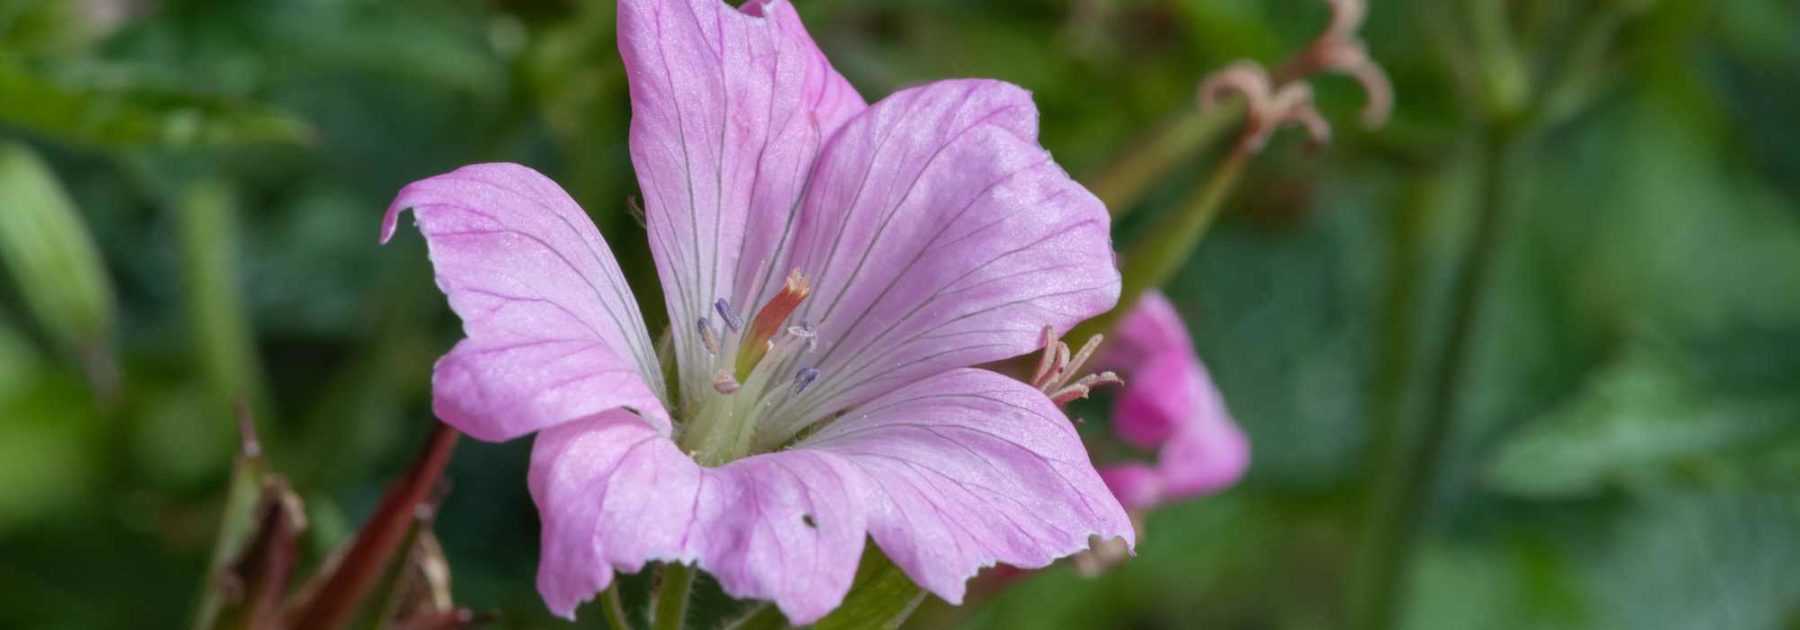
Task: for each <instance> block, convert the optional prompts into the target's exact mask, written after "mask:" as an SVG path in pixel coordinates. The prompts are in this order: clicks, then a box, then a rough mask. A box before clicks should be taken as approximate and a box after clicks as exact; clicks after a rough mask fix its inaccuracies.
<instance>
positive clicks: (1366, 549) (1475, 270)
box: [1350, 127, 1514, 630]
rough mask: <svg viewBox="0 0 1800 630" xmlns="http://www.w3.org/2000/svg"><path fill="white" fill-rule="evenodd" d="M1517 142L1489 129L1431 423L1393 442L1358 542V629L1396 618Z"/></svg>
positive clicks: (1354, 609) (1460, 380) (1354, 606)
mask: <svg viewBox="0 0 1800 630" xmlns="http://www.w3.org/2000/svg"><path fill="white" fill-rule="evenodd" d="M1513 144H1514V143H1513V135H1512V134H1511V132H1510V131H1509V130H1507V129H1506V128H1504V127H1498V128H1495V129H1493V130H1491V131H1490V132H1489V134H1488V137H1487V138H1486V147H1485V148H1486V155H1485V156H1484V158H1483V163H1482V176H1481V182H1480V186H1481V196H1480V200H1479V202H1478V203H1479V206H1478V207H1477V209H1476V212H1477V214H1476V217H1475V227H1474V235H1473V236H1472V241H1471V242H1470V244H1469V248H1468V250H1467V251H1466V252H1465V253H1464V255H1463V261H1462V265H1461V268H1460V269H1459V270H1458V272H1457V275H1456V277H1455V279H1454V280H1453V282H1454V283H1453V284H1452V285H1451V287H1450V291H1451V305H1450V324H1449V326H1450V328H1449V331H1448V333H1447V335H1446V340H1445V343H1444V350H1443V354H1442V356H1441V357H1440V359H1439V363H1438V369H1437V378H1436V380H1435V382H1433V383H1432V386H1431V390H1430V398H1429V399H1428V400H1427V403H1426V404H1427V407H1426V415H1425V420H1424V422H1425V426H1424V427H1422V428H1421V430H1420V432H1419V433H1418V437H1417V440H1416V441H1415V442H1414V443H1413V444H1411V445H1410V447H1409V448H1406V449H1405V450H1404V451H1401V450H1400V449H1395V450H1396V451H1399V452H1396V453H1394V455H1395V456H1394V457H1393V458H1391V460H1390V461H1388V462H1384V463H1383V464H1384V465H1382V466H1381V470H1382V471H1383V472H1385V474H1382V475H1380V476H1378V477H1377V478H1376V481H1375V483H1376V486H1375V488H1374V492H1373V493H1372V494H1371V495H1370V500H1369V505H1368V509H1367V512H1366V518H1367V522H1366V523H1365V525H1364V530H1363V541H1362V544H1361V545H1359V549H1361V550H1363V553H1364V554H1365V555H1364V556H1363V559H1362V560H1361V561H1360V562H1359V563H1358V564H1359V565H1360V566H1359V569H1358V572H1359V573H1360V575H1359V576H1358V577H1359V579H1357V580H1356V581H1355V589H1356V590H1355V591H1354V592H1353V594H1352V595H1353V599H1352V601H1351V608H1350V615H1351V619H1350V621H1351V624H1350V627H1351V628H1353V629H1358V630H1380V629H1383V628H1391V627H1393V626H1394V625H1395V622H1396V621H1397V619H1396V617H1397V613H1398V610H1397V605H1398V603H1399V601H1400V595H1401V594H1402V593H1403V591H1404V588H1405V586H1406V581H1407V569H1408V567H1409V566H1410V564H1411V562H1412V558H1413V556H1414V555H1415V550H1414V548H1415V547H1416V545H1417V538H1418V530H1419V523H1420V522H1421V521H1422V520H1423V518H1424V516H1425V514H1426V512H1427V510H1428V508H1429V507H1430V503H1431V489H1432V488H1431V484H1432V482H1433V481H1434V480H1435V479H1437V472H1438V468H1439V466H1440V464H1441V463H1442V461H1443V452H1444V446H1445V444H1446V443H1447V442H1448V441H1449V437H1450V435H1451V434H1452V433H1453V432H1454V428H1455V421H1456V416H1457V412H1458V410H1459V408H1460V403H1461V401H1462V394H1463V393H1464V392H1465V391H1466V389H1467V388H1466V387H1465V386H1464V381H1465V380H1466V377H1467V374H1468V368H1469V354H1470V348H1471V344H1472V343H1473V341H1474V337H1475V333H1476V330H1477V328H1476V327H1477V325H1478V324H1479V323H1480V322H1479V320H1480V316H1481V310H1482V304H1483V298H1484V296H1485V294H1486V291H1485V290H1484V289H1485V288H1486V287H1487V281H1486V280H1487V277H1488V276H1489V275H1490V272H1491V269H1492V268H1493V265H1494V260H1495V252H1496V251H1497V250H1498V249H1499V244H1500V242H1501V232H1502V229H1503V227H1504V223H1505V221H1504V217H1505V212H1506V205H1507V197H1506V193H1507V182H1506V177H1507V162H1508V156H1509V154H1510V153H1511V151H1512V146H1513Z"/></svg>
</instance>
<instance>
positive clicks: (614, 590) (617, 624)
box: [600, 580, 631, 630]
mask: <svg viewBox="0 0 1800 630" xmlns="http://www.w3.org/2000/svg"><path fill="white" fill-rule="evenodd" d="M600 605H601V606H602V610H603V612H604V613H605V615H606V627H608V628H612V630H631V619H630V618H629V617H626V616H625V602H624V600H622V599H620V598H619V583H618V581H617V580H615V581H613V583H612V586H608V587H607V588H606V592H604V593H601V594H600Z"/></svg>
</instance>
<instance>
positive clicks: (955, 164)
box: [771, 80, 1119, 444]
mask: <svg viewBox="0 0 1800 630" xmlns="http://www.w3.org/2000/svg"><path fill="white" fill-rule="evenodd" d="M793 247H794V250H793V254H792V256H793V260H794V261H795V262H796V263H797V265H798V267H799V268H800V269H802V270H803V271H804V272H805V273H806V274H807V275H808V276H810V277H811V278H813V281H814V291H813V294H812V297H810V298H808V300H807V301H806V302H805V303H804V304H802V306H801V313H800V315H799V317H800V319H803V320H807V321H811V322H815V323H817V325H818V340H819V343H820V345H819V349H818V350H817V351H816V352H815V353H814V355H813V356H812V357H810V358H809V360H811V361H816V362H817V367H818V368H819V370H820V372H821V378H820V379H819V381H818V383H817V384H815V385H813V386H812V388H811V389H809V390H808V391H807V393H806V395H804V396H801V397H798V399H797V400H796V401H795V402H794V403H793V404H792V405H790V406H789V407H788V409H789V410H790V413H789V415H790V416H791V417H793V418H794V420H795V422H794V423H791V424H790V425H789V426H786V427H783V430H778V431H775V432H773V433H772V434H771V437H772V439H773V440H774V441H773V443H774V444H779V443H780V441H781V440H782V439H784V438H785V437H786V436H787V435H790V434H791V433H792V432H793V431H797V430H798V429H799V428H800V427H801V426H804V423H805V422H807V421H810V420H812V419H814V418H816V417H818V416H819V415H821V414H827V413H831V412H834V411H836V410H841V409H844V408H847V407H849V406H850V405H853V404H855V403H857V402H858V401H862V400H867V399H869V398H871V397H873V396H875V395H878V394H881V393H883V392H886V391H888V390H891V389H893V388H895V387H898V386H901V385H905V384H907V383H910V382H913V381H917V380H919V379H920V378H923V377H925V376H927V375H931V374H938V373H942V372H943V371H945V370H948V369H954V368H959V367H965V366H970V365H974V364H977V363H982V362H987V361H993V360H998V359H1002V358H1006V357H1011V356H1016V355H1019V354H1023V353H1026V352H1030V351H1032V350H1033V349H1035V348H1036V347H1037V346H1038V342H1039V335H1040V333H1041V330H1042V328H1043V327H1044V326H1045V325H1046V324H1048V325H1052V326H1055V327H1056V328H1057V330H1059V331H1063V330H1067V329H1068V328H1069V327H1071V326H1073V325H1074V324H1075V323H1077V322H1079V321H1081V320H1083V319H1086V318H1088V317H1090V316H1093V315H1096V314H1098V313H1100V312H1103V311H1105V310H1107V309H1108V308H1111V307H1112V305H1113V304H1114V302H1116V301H1117V299H1118V293H1119V275H1118V271H1117V269H1116V268H1115V267H1114V265H1113V262H1112V260H1113V259H1112V249H1111V240H1110V234H1109V223H1108V219H1107V214H1106V209H1105V207H1104V206H1103V205H1102V204H1101V202H1100V201H1099V200H1098V199H1096V198H1095V197H1094V196H1093V195H1092V194H1090V193H1089V192H1088V191H1087V190H1086V189H1084V188H1082V187H1081V185H1080V184H1077V183H1076V182H1075V181H1074V180H1072V179H1070V177H1069V175H1068V174H1067V173H1066V172H1064V171H1063V169H1062V168H1061V167H1059V166H1057V164H1056V162H1055V161H1053V160H1052V159H1051V156H1050V154H1049V152H1047V151H1045V150H1044V149H1043V147H1040V146H1038V143H1037V109H1036V107H1035V106H1033V104H1032V102H1031V96H1030V94H1029V93H1027V92H1025V91H1024V90H1022V89H1020V88H1018V87H1016V86H1013V85H1010V84H1007V83H1002V82H998V81H986V80H959V81H944V82H939V83H933V84H929V85H926V86H923V87H918V88H914V89H909V90H904V91H901V92H899V93H896V94H894V95H893V96H890V97H888V98H887V99H884V100H882V101H881V102H880V103H877V104H876V105H874V106H873V107H871V108H869V109H868V110H867V111H865V112H863V113H862V114H861V115H859V116H858V117H856V118H855V119H853V120H852V121H851V122H849V123H848V124H846V125H845V126H844V128H843V129H842V130H840V131H839V132H838V135H837V136H835V137H834V138H833V139H832V142H831V144H830V145H829V146H828V147H827V148H826V150H825V153H824V154H822V155H821V156H820V159H819V164H818V168H817V171H816V172H815V174H814V175H813V182H812V186H811V188H810V189H809V190H808V193H807V197H806V199H805V201H804V205H803V207H802V209H801V217H800V225H799V227H798V230H797V239H796V240H795V243H794V245H793Z"/></svg>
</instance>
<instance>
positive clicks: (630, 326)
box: [381, 164, 669, 441]
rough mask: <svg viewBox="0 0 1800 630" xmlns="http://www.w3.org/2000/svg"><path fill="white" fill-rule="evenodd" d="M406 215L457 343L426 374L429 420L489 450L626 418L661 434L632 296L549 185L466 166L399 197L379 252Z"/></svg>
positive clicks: (529, 173)
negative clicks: (446, 304) (453, 322)
mask: <svg viewBox="0 0 1800 630" xmlns="http://www.w3.org/2000/svg"><path fill="white" fill-rule="evenodd" d="M409 209H410V210H412V211H413V215H414V217H415V218H416V219H417V221H418V224H419V231H420V232H422V233H424V235H425V242H426V244H427V245H428V246H429V247H430V250H431V263H432V266H433V268H434V269H435V270H436V272H437V283H438V287H439V288H440V289H442V290H443V291H444V295H445V296H447V297H448V298H449V300H450V308H451V309H452V310H455V311H456V314H457V315H458V316H460V317H462V320H463V332H464V334H466V335H468V338H467V339H464V340H463V341H462V342H461V343H458V344H457V346H456V348H455V349H453V350H451V351H450V354H448V355H445V356H444V358H443V359H441V360H439V361H438V364H437V368H436V370H435V372H434V373H433V376H432V396H433V400H432V406H433V408H434V410H435V411H436V412H437V415H438V417H439V418H441V419H443V420H444V422H447V423H449V424H450V425H452V426H455V427H456V428H457V429H460V430H462V431H463V432H464V433H468V434H469V435H472V436H475V437H477V438H480V439H484V440H492V441H499V440H506V439H511V438H514V437H517V436H520V435H524V434H526V433H530V432H532V431H536V430H539V429H543V428H546V427H550V426H554V425H556V424H559V423H562V422H567V421H570V420H574V419H576V418H581V417H585V416H589V415H592V414H595V413H599V412H601V411H605V410H607V409H613V408H617V407H629V408H632V409H635V410H637V411H638V412H640V413H642V414H644V415H645V417H646V418H649V419H650V421H651V422H653V423H655V424H656V426H657V427H659V428H660V429H661V430H663V431H665V432H666V431H668V429H669V418H668V413H667V412H666V411H664V407H663V403H662V402H661V400H660V399H659V394H660V391H659V389H660V383H661V379H660V374H661V373H662V371H661V368H660V367H658V364H657V359H656V354H655V351H654V349H653V347H652V346H651V345H650V338H649V335H648V334H647V333H646V332H645V330H644V318H643V316H642V315H641V314H639V312H638V308H637V302H636V300H635V299H633V298H632V296H631V288H630V287H628V286H626V284H625V279H624V276H622V275H621V274H620V273H619V265H618V263H617V262H616V261H615V260H614V259H613V255H612V251H611V250H609V249H607V247H606V241H605V240H603V239H601V238H600V232H599V231H598V230H596V229H594V224H593V222H592V221H590V220H589V219H588V217H587V214H586V213H584V212H582V210H581V207H580V206H577V205H576V204H575V201H574V200H573V199H570V198H569V195H568V194H567V193H565V192H563V190H562V188H560V187H558V186H557V185H556V183H555V182H552V181H550V180H549V179H548V178H546V177H544V176H543V175H540V174H538V173H537V172H536V171H533V170H531V169H529V168H526V167H523V166H519V165H516V164H476V165H473V166H465V167H463V168H460V169H457V170H455V171H452V172H450V173H446V174H443V175H438V176H436V177H431V178H428V179H423V180H419V181H417V182H413V183H412V184H410V185H408V186H407V187H406V188H403V189H401V190H400V194H399V196H398V197H396V198H395V199H394V202H393V204H391V205H389V206H388V210H387V215H386V216H385V217H384V218H383V219H382V223H381V240H382V242H386V241H387V240H388V239H389V238H392V237H393V234H394V228H395V225H396V223H397V222H398V220H399V216H400V213H401V212H405V211H406V210H409ZM653 384H654V385H653Z"/></svg>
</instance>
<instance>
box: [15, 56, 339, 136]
mask: <svg viewBox="0 0 1800 630" xmlns="http://www.w3.org/2000/svg"><path fill="white" fill-rule="evenodd" d="M104 79H105V80H101V78H90V79H88V80H85V81H76V80H71V79H68V78H62V79H61V80H58V79H57V78H53V77H52V76H51V73H50V72H46V71H44V68H41V67H38V66H33V65H27V64H26V63H24V62H23V61H21V60H19V59H16V58H9V57H6V56H3V55H0V123H6V124H11V125H16V126H19V127H23V128H25V129H29V130H31V131H35V132H37V133H41V134H44V135H46V136H50V137H53V138H56V139H58V140H63V141H67V142H72V143H78V144H88V145H95V146H103V147H128V146H145V145H161V146H216V145H229V144H249V143H286V144H303V143H307V142H310V141H311V139H312V137H313V131H312V129H311V128H310V127H309V126H307V125H306V124H305V123H304V122H301V121H300V120H299V119H297V118H294V117H292V116H290V115H288V114H286V113H283V112H280V111H277V110H273V109H269V108H266V107H262V106H260V105H256V104H253V103H248V102H243V101H238V100H233V99H229V98H224V97H221V96H214V95H206V94H199V93H193V92H187V91H181V90H174V89H167V88H161V87H154V86H149V85H142V84H140V83H139V82H137V81H134V80H132V77H130V76H129V75H128V74H127V75H126V76H107V77H104Z"/></svg>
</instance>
